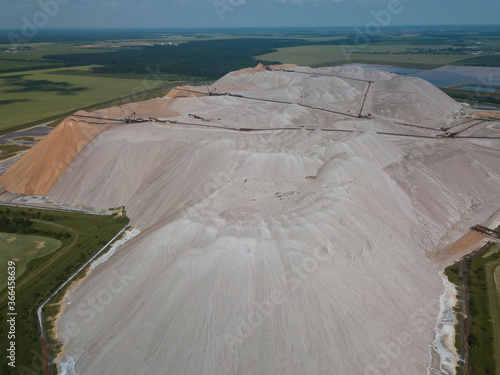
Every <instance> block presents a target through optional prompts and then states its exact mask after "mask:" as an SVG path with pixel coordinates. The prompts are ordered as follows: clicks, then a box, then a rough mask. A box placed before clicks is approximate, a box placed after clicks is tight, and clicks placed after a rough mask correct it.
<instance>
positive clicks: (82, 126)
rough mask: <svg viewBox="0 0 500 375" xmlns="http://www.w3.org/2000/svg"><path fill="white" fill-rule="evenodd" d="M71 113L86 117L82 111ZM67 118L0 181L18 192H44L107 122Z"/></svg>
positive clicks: (104, 127)
mask: <svg viewBox="0 0 500 375" xmlns="http://www.w3.org/2000/svg"><path fill="white" fill-rule="evenodd" d="M75 115H78V116H89V115H90V114H89V113H87V112H85V111H79V112H77V113H76V114H75ZM82 119H83V118H81V117H74V116H72V117H68V118H67V119H66V120H64V121H63V122H62V123H61V124H60V125H59V126H57V127H56V128H55V129H54V130H52V131H51V132H50V133H49V135H47V136H46V137H45V138H44V139H42V140H41V141H40V143H38V144H37V145H36V146H35V147H33V148H32V149H31V150H30V151H28V152H27V153H26V155H25V156H24V157H23V158H21V159H20V160H19V161H18V162H17V163H16V164H14V165H13V166H12V167H11V168H9V170H8V171H7V172H6V173H5V174H4V175H2V176H1V177H0V184H2V185H3V186H4V187H6V188H7V189H8V190H10V191H14V192H16V193H21V194H26V195H29V194H40V195H44V194H46V193H47V192H48V191H49V190H50V188H51V187H52V185H54V184H55V182H56V181H57V180H58V179H59V177H60V176H61V175H62V174H63V173H64V171H65V170H66V168H67V167H68V166H69V164H70V163H71V162H72V161H73V159H74V158H75V156H76V155H77V154H78V153H79V152H80V151H81V150H82V149H83V148H84V147H85V146H86V145H87V143H89V142H90V141H91V140H92V139H93V138H94V137H95V136H97V135H98V134H99V133H101V132H102V131H103V130H104V129H106V127H108V126H109V125H108V124H106V123H105V122H102V124H99V123H97V122H98V120H95V121H96V122H95V123H91V124H89V123H86V122H82V121H81V120H82Z"/></svg>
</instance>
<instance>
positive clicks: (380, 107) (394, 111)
mask: <svg viewBox="0 0 500 375" xmlns="http://www.w3.org/2000/svg"><path fill="white" fill-rule="evenodd" d="M372 108H373V110H372V112H373V114H374V115H380V116H384V117H388V118H391V119H398V120H402V121H405V122H408V123H414V124H419V125H428V126H435V127H436V128H439V126H437V125H438V124H442V125H446V124H449V123H450V122H452V121H453V116H454V115H455V114H456V113H458V112H459V111H460V108H461V106H460V104H458V103H457V102H456V101H455V100H453V99H452V98H450V97H449V96H447V95H444V94H443V93H442V92H440V91H439V90H437V89H436V87H435V86H433V85H432V84H431V83H429V82H427V81H425V80H423V79H420V78H408V77H399V76H395V77H393V78H392V79H390V80H387V81H383V82H378V83H376V84H375V87H374V93H373V102H372Z"/></svg>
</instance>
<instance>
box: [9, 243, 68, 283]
mask: <svg viewBox="0 0 500 375" xmlns="http://www.w3.org/2000/svg"><path fill="white" fill-rule="evenodd" d="M60 246H61V241H59V240H56V239H54V238H49V237H40V236H27V235H23V234H8V233H0V248H1V251H0V264H7V262H8V261H9V260H14V261H15V262H16V266H17V277H19V276H21V275H22V274H23V273H24V271H26V266H27V265H28V263H29V262H30V261H32V260H33V259H36V258H40V257H42V256H44V255H47V254H50V253H52V252H53V251H55V250H57V249H58V248H59V247H60ZM6 286H7V274H6V272H5V269H4V267H2V268H0V290H3V289H4V288H5V287H6Z"/></svg>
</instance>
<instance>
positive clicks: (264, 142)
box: [19, 67, 500, 375]
mask: <svg viewBox="0 0 500 375" xmlns="http://www.w3.org/2000/svg"><path fill="white" fill-rule="evenodd" d="M292 69H293V70H295V71H298V72H304V73H313V74H298V73H291V72H283V71H279V72H278V71H268V70H265V69H262V68H261V67H258V68H257V69H255V68H254V69H245V70H242V71H238V72H234V73H230V74H228V75H227V76H225V77H223V78H222V79H221V80H219V81H218V82H216V83H214V85H213V86H212V87H211V89H213V88H217V92H225V91H227V92H231V93H233V94H235V95H242V96H245V97H246V98H241V97H237V96H199V95H195V96H194V97H185V98H181V97H176V96H178V95H177V94H175V95H174V94H172V95H171V98H168V99H159V100H158V101H157V104H159V103H163V102H165V103H168V104H165V108H164V109H163V110H168V111H173V112H175V113H176V115H175V116H173V117H169V119H172V120H176V121H178V122H189V123H198V124H199V125H211V124H212V125H218V126H230V127H234V128H255V129H261V130H262V131H259V132H239V131H238V132H235V131H230V130H228V129H214V128H207V127H194V126H191V125H189V126H188V125H181V124H177V125H172V124H170V125H167V124H164V123H161V122H158V121H156V122H150V123H140V124H126V125H125V124H114V125H110V126H108V127H107V128H106V129H105V130H103V131H101V132H100V133H99V134H98V135H97V136H95V137H94V138H93V139H92V140H91V141H90V142H88V144H87V146H86V147H85V149H83V150H82V151H81V152H80V153H78V154H77V155H76V156H75V157H74V158H73V159H72V161H71V163H70V164H69V167H67V168H66V170H65V171H64V173H62V175H61V176H60V177H59V178H58V179H56V180H55V181H53V183H52V185H51V186H50V187H49V184H48V183H47V184H46V185H45V186H46V187H49V188H50V190H49V191H48V193H47V195H48V197H49V198H51V199H53V200H55V201H58V202H63V203H72V202H75V201H78V202H83V203H84V204H86V205H88V206H95V207H117V206H122V205H125V206H126V207H127V213H128V215H129V216H130V217H131V220H132V224H133V225H134V226H136V227H137V228H139V229H141V234H140V235H138V236H137V237H135V238H134V239H133V240H131V241H130V242H128V243H127V244H125V245H124V246H123V248H122V249H121V250H120V251H119V252H118V253H117V254H115V255H113V257H111V258H110V259H109V260H108V261H107V262H105V263H103V264H102V265H100V266H99V267H97V268H96V269H95V270H94V272H92V274H90V276H89V277H88V278H87V279H86V281H85V282H84V283H83V284H82V285H81V286H80V287H79V288H78V289H77V290H76V291H75V292H74V294H73V295H72V297H71V301H72V303H71V305H69V306H68V307H67V309H66V312H65V313H64V314H63V316H62V318H61V320H60V323H59V335H60V337H61V339H62V340H63V341H64V343H66V352H67V354H68V355H69V356H71V357H73V358H74V359H75V361H76V370H77V372H78V373H79V374H80V375H84V374H95V373H99V374H101V373H106V374H108V373H109V374H158V373H162V374H172V375H178V374H214V375H215V374H217V375H220V374H228V375H229V374H248V375H255V374H287V375H289V374H297V375H298V374H332V373H334V374H380V375H381V374H392V373H394V374H410V375H413V374H426V372H427V367H428V365H429V361H430V348H429V345H430V344H431V343H432V342H433V340H434V336H435V331H434V329H435V327H436V318H437V316H438V312H439V310H440V305H439V298H440V296H441V294H442V293H443V283H442V279H441V276H440V274H439V272H438V269H439V268H440V266H439V265H438V264H435V263H432V262H431V261H430V260H429V259H428V257H427V255H426V254H427V253H431V252H433V251H435V249H438V248H443V247H445V246H447V245H449V244H450V243H452V242H454V241H456V240H457V239H458V238H459V237H460V235H459V234H460V231H461V230H464V228H468V227H470V226H472V225H474V224H477V223H481V222H485V220H486V219H487V218H488V217H490V216H491V215H492V214H493V213H494V212H495V211H496V210H497V209H498V207H497V206H496V205H497V204H498V194H499V193H498V192H499V191H500V190H499V187H500V165H499V163H498V157H499V156H500V151H499V148H498V141H497V140H467V139H463V140H458V139H456V140H451V139H444V140H443V139H426V138H415V137H400V136H389V135H384V134H377V133H376V132H379V133H380V132H391V133H398V134H406V135H419V136H427V135H431V134H432V132H433V131H434V130H432V129H430V130H429V129H425V128H415V127H409V126H405V125H404V123H410V122H411V123H413V122H415V123H417V124H423V125H425V126H428V127H432V128H434V127H436V128H437V129H439V128H440V127H443V126H447V125H450V124H454V123H455V122H456V121H458V120H457V118H458V117H459V112H460V111H461V107H460V105H458V104H457V103H456V102H454V101H453V100H451V99H449V97H448V96H446V95H445V94H443V93H442V92H441V91H440V90H438V89H437V88H435V87H433V86H431V85H429V84H428V83H426V82H424V81H422V80H419V79H412V78H401V77H397V76H394V75H391V74H389V73H385V72H376V71H366V70H364V69H362V68H359V67H337V68H321V69H314V70H313V69H310V68H307V67H295V68H292ZM352 78H355V79H352ZM359 79H362V80H369V81H373V82H374V83H373V85H374V87H373V92H372V94H371V95H370V97H371V98H372V99H370V100H369V101H370V103H367V104H368V105H369V108H370V110H371V111H372V113H373V114H374V118H373V119H370V120H364V119H360V118H356V116H357V113H358V112H359V111H360V110H361V103H362V101H363V98H364V96H365V93H366V88H367V87H368V84H367V82H364V81H359ZM197 89H200V88H197ZM204 90H205V92H206V88H205V89H204ZM178 92H179V90H178ZM391 92H392V95H391V94H390V93H391ZM252 98H253V99H252ZM255 99H260V100H255ZM263 100H264V101H263ZM269 100H274V101H276V100H277V101H281V102H289V103H291V104H286V103H285V104H284V103H276V102H271V101H269ZM161 101H163V102H161ZM148 105H149V104H148ZM153 107H155V106H154V105H153ZM311 107H317V108H322V109H326V110H328V111H329V112H328V111H324V110H318V109H314V108H311ZM134 108H135V109H134V111H136V112H137V113H139V114H140V115H141V116H142V117H143V118H145V117H146V116H150V117H158V116H151V115H149V112H150V111H151V112H153V111H154V108H151V107H149V109H146V106H145V107H143V108H141V104H137V105H136V106H135V107H134ZM163 110H162V111H163ZM112 111H113V112H112V113H113V114H114V115H116V113H118V112H117V111H120V109H119V108H115V109H113V110H112ZM336 111H337V112H339V113H335V112H336ZM110 113H111V112H110ZM163 113H165V112H163ZM169 113H170V112H169ZM189 114H196V115H197V116H200V117H203V118H205V119H211V121H209V122H203V121H201V120H196V119H193V118H192V117H190V116H189ZM347 114H349V115H347ZM353 116H354V117H353ZM399 122H402V123H403V125H402V124H400V123H399ZM301 126H304V127H306V128H310V129H316V130H311V131H307V130H304V129H299V128H300V127H301ZM278 128H294V129H297V130H283V129H278ZM266 129H277V130H273V131H267V130H266ZM319 129H325V130H352V131H353V132H336V131H321V130H319ZM473 131H478V132H481V131H484V127H479V129H478V130H476V129H473ZM56 144H57V143H56ZM47 147H55V145H49V146H47ZM27 156H28V155H27ZM27 156H26V157H27ZM50 157H53V158H54V159H56V160H57V157H56V156H53V155H52V154H50ZM19 163H20V164H22V163H23V160H21V161H20V162H19ZM24 168H28V163H25V164H24V167H23V168H21V169H20V171H19V172H20V173H22V172H23V171H24ZM25 176H28V177H29V173H26V175H25ZM311 176H313V177H316V178H311ZM308 177H309V178H308ZM28 179H29V180H30V181H31V184H34V185H36V184H37V181H36V178H33V179H31V178H28ZM24 185H30V184H26V183H25V184H24ZM448 233H452V234H450V235H448ZM462 233H463V232H462ZM447 235H448V236H447ZM117 272H118V276H117ZM120 280H121V281H120ZM117 282H118V283H120V282H121V283H122V284H125V285H126V287H124V288H123V289H122V290H121V291H120V293H113V292H112V290H111V289H110V288H112V287H111V286H113V285H114V286H115V287H117V286H118V284H117ZM106 291H108V292H110V293H111V294H110V296H108V295H107V294H108V293H107V292H106ZM91 301H93V302H91ZM75 324H77V326H78V330H77V331H76V332H75V330H74V329H71V327H72V326H73V327H74V325H75Z"/></svg>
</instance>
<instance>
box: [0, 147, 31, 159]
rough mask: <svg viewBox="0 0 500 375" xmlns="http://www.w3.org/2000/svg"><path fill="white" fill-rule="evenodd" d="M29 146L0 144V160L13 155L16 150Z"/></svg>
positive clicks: (19, 150) (25, 148)
mask: <svg viewBox="0 0 500 375" xmlns="http://www.w3.org/2000/svg"><path fill="white" fill-rule="evenodd" d="M29 148H30V147H29V146H20V145H0V160H5V159H8V158H10V157H12V156H15V155H16V154H17V153H18V152H21V151H24V150H27V149H29Z"/></svg>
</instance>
